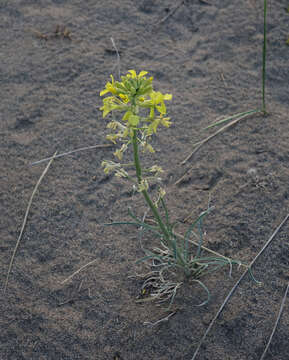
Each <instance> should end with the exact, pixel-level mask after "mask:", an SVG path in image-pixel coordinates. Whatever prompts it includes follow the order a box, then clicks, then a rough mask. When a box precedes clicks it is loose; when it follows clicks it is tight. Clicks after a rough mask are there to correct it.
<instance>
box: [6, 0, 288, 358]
mask: <svg viewBox="0 0 289 360" xmlns="http://www.w3.org/2000/svg"><path fill="white" fill-rule="evenodd" d="M262 3H263V2H262V1H261V0H242V1H236V0H208V1H206V2H205V1H201V0H191V1H189V0H187V1H184V2H183V3H182V5H181V6H179V8H178V9H176V11H175V12H174V8H175V7H176V5H177V2H175V1H172V0H164V1H153V0H139V1H136V0H134V1H133V0H121V1H116V0H98V1H96V0H87V1H79V0H70V1H65V0H45V1H42V0H39V1H33V0H30V1H28V0H25V1H24V0H17V1H16V0H11V1H4V0H2V1H1V2H0V18H1V22H0V26H1V32H0V85H1V86H0V92H1V93H0V95H1V101H0V117H1V122H0V136H1V141H0V146H1V156H0V166H1V172H0V188H1V193H0V196H1V198H0V211H1V217H0V234H1V240H0V250H1V252H0V268H1V272H0V276H1V284H3V286H2V288H3V287H4V283H5V279H6V274H7V270H8V266H9V261H10V258H11V255H12V252H13V249H14V247H15V244H16V240H17V237H18V235H19V232H20V229H21V225H22V222H23V218H24V214H25V210H26V208H27V205H28V201H29V198H30V196H31V194H32V191H33V189H34V187H35V184H36V183H37V181H38V179H39V177H40V175H41V173H42V172H43V170H44V168H45V166H46V165H47V162H43V163H40V164H37V165H33V166H32V165H30V164H31V163H32V162H34V161H37V160H40V159H43V158H46V157H49V156H52V155H53V153H54V152H55V151H58V153H62V152H66V151H70V150H74V149H78V148H81V147H84V146H92V145H96V144H105V143H107V141H106V140H105V134H106V133H107V130H106V121H105V120H103V119H102V117H101V112H100V111H99V106H100V105H101V99H100V97H99V91H100V90H101V89H102V88H103V87H104V84H105V83H106V81H107V80H108V79H109V75H110V74H114V76H116V77H117V74H118V67H117V61H116V60H117V58H116V53H115V51H114V48H113V46H112V42H111V38H113V40H114V42H115V44H116V46H117V48H118V50H119V53H120V71H121V73H122V74H125V73H126V71H127V70H129V69H136V70H137V71H140V70H147V71H149V73H150V74H151V75H153V76H154V78H155V87H156V89H159V90H161V91H163V92H167V93H172V94H173V101H172V103H171V104H169V105H168V113H169V115H170V116H171V118H172V121H173V125H172V127H171V128H170V129H166V130H164V131H162V132H160V133H159V135H158V137H156V138H155V139H154V140H153V143H154V147H155V148H156V150H157V151H156V153H155V154H154V156H152V157H151V158H149V159H146V160H145V161H147V162H148V163H155V162H157V163H158V164H159V165H161V166H162V167H163V168H164V169H166V171H165V174H164V184H165V187H166V191H167V197H166V198H167V202H168V206H169V209H170V215H171V217H172V220H173V221H176V222H177V224H178V230H179V231H180V232H181V231H184V229H186V226H188V224H189V222H190V221H193V220H194V219H195V218H196V216H198V214H200V212H201V211H203V210H205V209H206V208H207V206H208V202H209V201H210V204H211V205H213V206H214V207H215V209H214V211H213V212H212V213H211V214H210V215H209V216H208V217H207V218H206V220H205V221H204V230H205V232H206V235H205V237H204V241H205V245H206V246H208V247H209V248H211V249H213V250H215V251H218V252H220V253H221V254H223V255H226V256H230V257H231V258H233V259H238V260H241V261H243V262H247V263H249V262H250V261H251V260H252V259H253V258H254V256H255V255H256V254H257V253H258V252H259V251H260V249H261V248H262V246H263V245H264V244H265V242H266V241H267V240H268V239H269V237H270V236H271V234H272V233H273V231H274V229H275V228H276V227H277V226H278V225H279V224H280V223H281V221H282V220H283V219H284V217H285V216H286V214H287V213H288V197H289V192H288V177H289V152H288V136H289V121H288V114H289V111H288V98H289V86H288V80H289V72H288V58H289V47H288V46H286V39H287V38H288V34H289V29H288V17H289V14H288V13H287V12H286V10H285V9H286V8H287V7H288V5H289V4H288V1H286V0H275V1H268V6H269V8H268V64H267V92H266V100H267V107H268V112H269V114H268V116H266V117H264V116H262V115H253V116H250V117H249V118H247V119H246V120H242V121H240V122H239V123H238V124H237V125H235V126H233V127H231V128H230V129H228V130H227V131H226V132H224V133H223V134H222V135H218V136H217V137H215V138H214V139H213V140H211V141H210V142H208V143H207V144H206V145H204V146H203V147H202V148H201V149H200V150H199V151H198V152H197V153H196V154H195V155H194V156H193V157H192V158H191V159H190V160H189V161H188V162H186V164H185V165H181V164H180V163H181V162H182V161H183V160H184V158H185V157H187V156H188V155H189V154H190V152H191V151H192V149H193V144H194V143H196V142H197V141H199V140H201V139H203V138H204V137H206V136H208V135H209V134H211V133H212V132H213V130H211V131H203V129H204V128H205V127H206V126H208V125H209V124H211V123H212V122H214V121H215V120H216V119H217V118H219V117H220V116H228V115H231V114H235V113H239V112H243V111H247V110H250V109H256V108H260V106H261V72H262V68H261V64H262V25H263V19H262V16H263V8H262V6H263V4H262ZM112 152H113V149H112V148H96V149H91V150H87V151H82V152H77V153H74V154H72V155H69V156H65V157H61V158H58V159H56V160H54V162H53V163H52V165H51V166H50V168H49V170H48V172H47V174H46V176H45V177H44V179H43V181H42V183H41V185H40V187H39V189H38V191H37V194H36V195H35V197H34V200H33V203H32V207H31V211H30V214H29V217H28V221H27V225H26V228H25V231H24V234H23V237H22V239H21V242H20V246H19V249H18V252H17V254H16V258H15V262H14V265H13V268H12V272H11V274H10V278H9V284H8V288H7V291H6V293H5V294H4V293H3V291H1V295H0V296H1V300H0V327H1V331H0V359H1V360H20V359H27V360H32V359H35V360H44V359H47V360H48V359H49V360H60V359H61V360H74V359H81V360H84V359H89V360H92V359H97V360H98V359H99V360H113V359H114V360H117V359H118V360H121V359H122V360H136V359H143V360H151V359H153V360H190V359H191V358H192V355H193V353H194V350H195V349H196V346H197V344H198V342H199V340H200V338H201V337H202V335H203V334H204V331H205V329H206V328H207V326H208V324H209V323H210V321H211V319H212V318H213V317H214V315H215V313H216V311H217V309H218V308H219V306H220V305H221V303H222V301H223V300H224V299H225V297H226V295H227V294H228V292H229V290H230V289H231V287H232V286H233V284H234V283H235V281H236V280H237V279H238V278H239V276H240V275H241V274H242V269H238V268H237V267H234V268H233V273H232V278H230V277H229V269H228V268H226V269H224V270H222V271H219V272H218V273H214V274H212V275H208V276H207V277H206V278H205V279H203V280H204V282H205V283H206V285H207V286H208V287H209V289H210V291H211V301H210V302H209V303H208V304H207V305H206V306H203V307H200V308H198V307H195V306H194V305H195V304H197V303H199V302H201V301H203V300H204V297H205V294H204V292H203V290H201V289H200V288H199V287H198V286H196V285H193V284H192V285H187V286H184V287H183V288H182V289H181V291H180V293H179V294H178V296H177V297H176V299H175V303H174V306H175V308H176V309H177V310H178V311H177V313H176V314H175V315H174V316H172V317H171V318H170V319H169V321H167V322H162V323H160V324H159V325H157V326H154V327H148V326H145V325H144V322H146V321H156V320H158V319H160V318H161V317H162V316H163V314H164V309H163V308H162V307H158V306H156V305H155V304H151V303H147V304H145V305H140V304H138V303H136V301H135V300H136V298H137V296H138V295H139V291H140V287H141V284H142V283H141V281H140V279H139V278H137V277H134V274H135V272H136V271H138V272H144V270H145V269H144V267H143V266H142V265H138V266H136V265H135V261H136V260H137V259H139V258H140V257H142V256H143V252H142V250H141V248H140V245H139V241H138V234H137V232H136V229H135V228H132V227H129V226H123V227H104V226H102V224H103V223H107V222H111V221H122V220H126V219H128V212H127V209H128V207H129V206H130V207H132V208H133V209H134V211H135V212H136V214H137V215H138V216H140V217H141V216H143V214H144V212H145V211H146V207H145V205H144V203H143V200H142V198H141V197H140V196H138V195H137V194H134V193H133V192H132V191H131V187H130V185H129V184H127V183H126V182H125V181H119V180H117V179H116V178H114V177H112V176H105V174H104V173H103V170H102V169H101V166H100V164H101V162H102V161H103V160H104V159H108V160H109V159H113V155H112ZM183 175H185V176H184V178H183V180H182V181H180V182H179V183H178V185H175V182H176V181H177V180H179V179H180V178H181V177H182V176H183ZM184 219H187V223H185V222H184ZM288 229H289V224H288V223H286V224H285V225H284V226H283V228H282V229H281V230H280V232H279V233H278V234H277V236H276V237H275V238H274V240H273V241H272V243H271V244H270V246H269V247H268V249H267V250H266V251H265V252H264V254H263V255H262V256H261V257H260V259H259V260H258V261H257V263H256V264H255V266H254V269H253V270H254V275H255V277H256V278H257V279H258V280H259V281H262V286H258V285H256V284H255V283H254V282H253V281H252V280H251V279H250V278H249V276H247V277H246V278H245V279H244V281H243V282H242V283H241V285H240V286H239V287H238V289H237V291H236V293H235V294H234V295H233V297H232V298H231V300H230V302H229V303H228V305H227V306H226V307H225V309H224V311H223V313H222V314H221V316H220V318H219V319H218V320H217V322H216V323H215V325H214V326H213V328H212V330H211V332H210V333H209V336H208V338H207V339H206V341H205V343H204V345H203V347H202V348H201V350H200V352H199V354H198V356H197V359H198V360H205V359H208V360H220V359H223V360H224V359H228V360H229V359H230V360H231V359H232V360H238V359H240V360H245V359H246V360H258V359H260V356H261V354H262V352H263V351H264V348H265V345H266V343H267V341H268V338H269V336H270V333H271V331H272V328H273V325H274V322H275V319H276V316H277V314H278V311H279V307H280V304H281V300H282V297H283V295H284V292H285V289H286V286H287V284H288V280H289V273H288V265H289V260H288ZM156 242H157V240H156V239H153V238H152V237H149V236H148V237H147V238H146V237H144V239H143V243H144V246H145V247H148V248H149V247H150V246H151V245H152V244H154V243H156ZM93 260H95V261H94V262H93V264H92V265H91V266H88V267H87V268H85V269H84V270H83V271H82V272H80V273H79V274H78V275H77V276H75V277H74V278H73V279H71V280H70V281H68V282H66V283H65V284H62V281H63V280H65V279H66V278H67V277H68V276H70V275H71V274H72V273H73V272H74V271H76V270H77V269H79V268H80V267H81V266H83V265H85V264H87V263H88V262H90V261H93ZM288 303H289V302H288V300H287V302H286V303H285V308H284V313H283V316H282V318H281V321H280V323H279V326H278V328H277V331H276V333H275V336H274V338H273V341H272V344H271V346H270V348H269V351H268V353H267V356H266V360H269V359H274V360H288V354H289V344H288V333H289V315H288V310H289V309H288V306H289V305H288Z"/></svg>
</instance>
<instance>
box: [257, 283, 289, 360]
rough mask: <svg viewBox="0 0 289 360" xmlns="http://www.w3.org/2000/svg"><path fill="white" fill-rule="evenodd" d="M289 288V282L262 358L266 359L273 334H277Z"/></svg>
mask: <svg viewBox="0 0 289 360" xmlns="http://www.w3.org/2000/svg"><path fill="white" fill-rule="evenodd" d="M288 289H289V282H288V285H287V288H286V290H285V294H284V296H283V299H282V302H281V305H280V309H279V314H278V316H277V319H276V322H275V325H274V327H273V330H272V333H271V336H270V338H269V341H268V343H267V345H266V347H265V350H264V352H263V354H262V356H261V358H260V360H264V358H265V355H266V353H267V350H268V348H269V346H270V344H271V341H272V339H273V336H274V334H275V331H276V329H277V325H278V323H279V320H280V318H281V315H282V312H283V309H284V305H285V301H286V297H287V294H288Z"/></svg>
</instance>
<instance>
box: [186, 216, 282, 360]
mask: <svg viewBox="0 0 289 360" xmlns="http://www.w3.org/2000/svg"><path fill="white" fill-rule="evenodd" d="M288 218H289V214H287V215H286V217H285V219H284V220H283V221H282V222H281V224H280V225H279V226H278V227H277V229H276V230H275V231H274V232H273V234H272V235H271V237H270V239H269V240H268V241H267V242H266V244H265V245H264V246H263V248H262V249H261V250H260V251H259V253H258V254H257V255H256V256H255V258H254V259H253V260H252V261H251V263H250V264H249V266H248V269H247V270H245V271H244V272H243V274H242V275H241V276H240V278H239V279H238V281H237V282H236V283H235V285H234V286H233V287H232V289H231V290H230V292H229V294H228V295H227V297H226V298H225V300H224V302H223V304H222V305H221V306H220V308H219V310H218V311H217V313H216V315H215V316H214V318H213V320H212V321H211V322H210V324H209V326H208V327H207V330H206V331H205V333H204V335H203V337H202V338H201V340H200V342H199V344H198V346H197V348H196V350H195V352H194V355H193V357H192V359H191V360H195V358H196V356H197V355H198V352H199V350H200V348H201V346H202V344H203V342H204V341H205V339H206V337H207V335H208V333H209V332H210V330H211V328H212V327H213V325H214V323H215V321H216V320H217V318H218V317H219V315H220V314H221V312H222V311H223V309H224V307H225V306H226V304H227V302H228V301H229V299H230V297H231V296H232V295H233V293H234V292H235V290H236V289H237V287H238V286H239V284H240V283H241V281H242V280H243V279H244V277H245V275H246V274H247V273H248V272H249V270H250V268H251V267H252V266H253V265H254V263H255V262H256V261H257V259H258V258H259V257H260V256H261V254H263V252H264V251H265V250H266V249H267V247H268V246H269V245H270V243H271V242H272V240H273V239H274V237H275V236H276V234H277V233H278V232H279V230H280V229H281V228H282V226H283V225H284V224H285V223H286V221H287V220H288Z"/></svg>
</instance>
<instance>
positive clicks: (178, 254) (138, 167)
mask: <svg viewBox="0 0 289 360" xmlns="http://www.w3.org/2000/svg"><path fill="white" fill-rule="evenodd" d="M132 144H133V155H134V165H135V169H136V176H137V180H138V183H139V184H140V183H141V182H142V170H141V165H140V160H139V155H138V140H137V130H136V129H134V130H133V138H132ZM141 193H142V194H143V197H144V198H145V201H146V202H147V204H148V206H149V207H150V209H151V211H152V213H153V215H154V217H155V219H156V221H157V223H158V225H159V227H160V229H161V231H162V233H163V235H164V238H165V240H166V243H167V245H168V246H169V247H170V248H175V250H176V257H177V259H178V263H179V264H180V265H181V266H182V267H183V269H184V271H185V274H186V276H189V275H190V271H189V269H188V268H187V266H186V263H185V261H184V259H183V257H182V255H181V251H180V249H179V248H178V247H177V246H176V247H174V244H173V242H172V239H171V236H170V233H169V231H168V229H167V228H166V226H165V224H164V223H163V221H162V219H161V216H160V214H159V212H158V209H157V207H156V206H155V205H154V203H153V202H152V200H151V198H150V196H149V194H148V192H147V190H142V192H141Z"/></svg>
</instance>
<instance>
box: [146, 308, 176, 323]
mask: <svg viewBox="0 0 289 360" xmlns="http://www.w3.org/2000/svg"><path fill="white" fill-rule="evenodd" d="M177 311H178V310H175V311H173V312H171V313H170V314H169V315H167V316H166V317H164V318H162V319H160V320H157V321H155V322H154V323H153V322H150V321H145V322H144V323H143V324H144V325H146V326H149V327H154V326H156V325H157V324H159V323H161V322H163V321H168V320H169V318H170V317H172V316H173V315H175V314H176V313H177Z"/></svg>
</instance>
